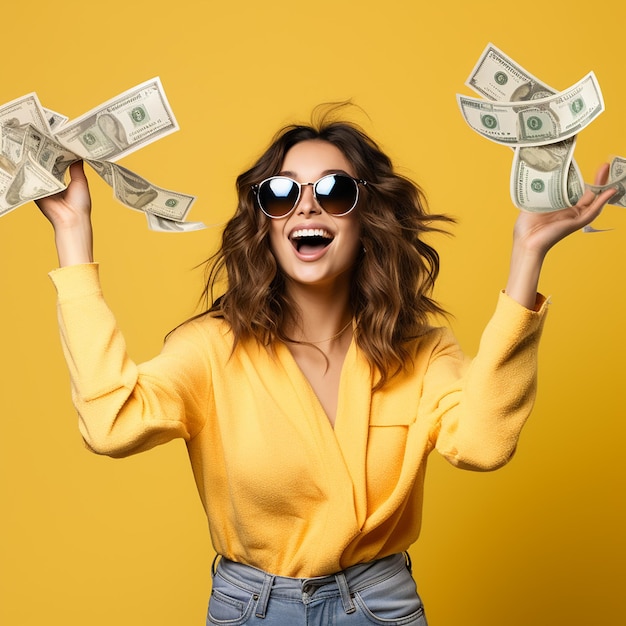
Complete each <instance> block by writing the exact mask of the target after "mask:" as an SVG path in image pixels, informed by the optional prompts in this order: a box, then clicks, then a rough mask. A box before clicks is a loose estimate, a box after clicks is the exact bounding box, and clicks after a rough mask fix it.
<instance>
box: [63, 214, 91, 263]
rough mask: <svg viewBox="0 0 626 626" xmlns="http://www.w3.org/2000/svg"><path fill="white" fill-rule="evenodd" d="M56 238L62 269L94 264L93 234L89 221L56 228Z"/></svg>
mask: <svg viewBox="0 0 626 626" xmlns="http://www.w3.org/2000/svg"><path fill="white" fill-rule="evenodd" d="M54 238H55V243H56V248H57V255H58V258H59V266H60V267H66V266H68V265H78V264H81V263H93V232H92V228H91V222H90V221H89V220H87V221H81V222H78V223H75V224H72V225H64V226H62V227H61V226H60V227H57V228H55V230H54Z"/></svg>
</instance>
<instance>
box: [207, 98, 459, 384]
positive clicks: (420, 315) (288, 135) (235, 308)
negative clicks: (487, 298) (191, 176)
mask: <svg viewBox="0 0 626 626" xmlns="http://www.w3.org/2000/svg"><path fill="white" fill-rule="evenodd" d="M332 113H333V110H331V111H328V110H327V111H326V112H325V114H323V115H321V116H320V119H319V121H317V122H316V121H315V118H314V121H313V122H312V123H311V124H310V125H300V124H293V125H289V126H286V127H285V128H283V129H282V130H280V131H279V132H278V133H277V134H276V136H275V137H274V139H273V141H272V143H271V145H270V146H269V148H268V149H267V150H266V151H265V152H264V153H263V154H262V155H261V157H260V158H259V159H258V160H257V161H256V163H254V165H253V166H252V167H251V168H250V169H248V170H247V171H245V172H243V173H242V174H241V175H240V176H239V177H238V178H237V192H238V198H239V200H238V206H237V211H236V213H235V215H234V216H233V217H232V218H231V219H230V220H229V221H228V223H227V224H226V226H225V229H224V231H223V234H222V242H221V247H220V248H219V250H218V251H217V252H216V253H215V254H214V255H213V256H211V257H210V258H209V259H208V260H207V261H206V265H207V282H206V286H205V288H204V291H203V293H202V299H203V300H204V302H205V308H208V310H207V311H205V313H203V314H201V315H206V314H210V315H212V316H215V317H222V318H224V319H225V320H226V321H227V322H228V324H229V325H230V327H231V329H232V332H233V335H234V346H236V345H237V343H238V342H240V341H241V340H244V339H250V338H252V339H255V340H257V341H258V342H260V343H261V344H262V345H264V346H266V347H268V348H271V345H272V344H273V342H274V341H276V340H281V341H290V339H289V337H286V336H285V335H284V333H283V327H284V325H283V323H284V322H285V320H286V319H287V318H288V317H289V316H290V315H294V314H297V313H296V311H295V303H293V302H291V301H290V299H289V297H288V296H287V292H286V289H285V277H284V275H283V272H282V270H281V268H280V267H279V266H278V264H277V262H276V259H275V258H274V255H273V254H272V252H271V250H270V245H269V236H268V231H269V222H270V218H268V217H266V216H265V215H264V214H263V212H262V211H261V210H260V209H259V207H258V205H257V201H256V197H255V194H254V192H253V189H252V186H253V185H254V184H256V183H259V182H260V181H262V180H264V179H265V178H268V177H270V176H274V175H276V174H277V173H278V172H280V170H281V168H282V164H283V161H284V158H285V155H286V154H287V152H288V151H289V149H290V148H292V147H293V146H294V145H296V144H297V143H300V142H301V141H308V140H311V139H321V140H324V141H328V142H330V143H331V144H333V145H334V146H336V147H337V148H339V149H340V150H341V152H343V154H344V155H345V156H346V158H347V159H348V161H349V162H350V163H351V164H352V166H353V167H354V170H355V173H356V176H357V178H361V179H364V180H366V181H367V183H368V184H367V186H366V187H364V188H363V189H362V191H363V193H362V194H361V198H360V200H359V204H358V206H357V207H356V208H355V211H357V215H358V218H359V221H360V226H361V242H362V246H363V250H362V252H361V253H360V255H359V257H358V259H357V263H356V267H355V269H354V274H353V279H352V286H351V293H350V302H351V306H352V311H353V313H354V318H355V327H356V329H355V339H356V342H357V345H358V346H359V348H360V349H361V350H362V351H363V353H364V354H365V356H366V358H367V360H368V361H369V363H370V366H372V367H373V368H374V369H375V371H376V372H378V375H379V377H378V381H377V384H376V386H375V389H378V388H380V387H382V386H383V385H384V384H385V383H386V382H387V381H389V380H390V379H391V378H393V377H394V376H395V375H396V374H398V373H399V372H401V371H402V370H403V369H404V368H405V366H406V365H407V364H408V363H409V362H410V359H411V356H410V350H409V345H408V344H409V342H411V340H414V339H415V338H416V337H418V336H420V335H421V334H423V333H424V332H425V330H426V329H427V328H429V324H428V318H429V316H431V315H433V314H445V311H443V309H442V308H441V307H440V306H439V305H438V304H437V303H436V302H435V301H434V300H433V299H432V297H431V295H432V290H433V286H434V283H435V279H436V278H437V275H438V273H439V255H438V254H437V251H436V250H435V249H434V248H432V247H431V246H430V245H428V244H427V243H425V242H424V241H423V240H422V235H423V234H424V233H428V232H432V231H438V232H446V231H445V230H444V229H442V228H441V227H440V226H439V224H443V223H449V222H453V221H454V220H453V219H452V218H450V217H448V216H446V215H431V214H428V212H427V204H426V200H425V196H424V194H423V192H422V190H421V188H420V187H419V186H418V185H417V184H415V183H414V182H413V181H411V180H409V179H408V178H406V177H404V176H402V175H399V174H398V173H396V172H395V171H394V169H393V165H392V163H391V160H390V159H389V157H388V156H387V155H385V154H384V153H383V152H382V151H381V149H380V148H379V147H378V145H377V144H376V143H375V142H374V141H373V140H372V139H371V138H370V137H369V136H367V135H366V134H365V132H364V131H363V130H361V129H360V128H359V127H358V126H356V125H355V124H353V123H351V122H346V121H337V120H336V119H334V118H333V117H332ZM224 278H225V279H226V290H225V292H224V293H223V294H222V295H221V296H220V297H218V298H217V299H215V300H214V295H215V292H216V291H217V290H218V288H219V286H220V285H221V284H222V283H223V281H224ZM209 304H210V306H209Z"/></svg>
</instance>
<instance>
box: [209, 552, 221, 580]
mask: <svg viewBox="0 0 626 626" xmlns="http://www.w3.org/2000/svg"><path fill="white" fill-rule="evenodd" d="M219 558H220V555H219V554H216V555H215V558H214V559H213V563H211V576H212V577H213V578H215V574H217V560H218V559H219Z"/></svg>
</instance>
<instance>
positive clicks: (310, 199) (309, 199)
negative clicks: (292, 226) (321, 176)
mask: <svg viewBox="0 0 626 626" xmlns="http://www.w3.org/2000/svg"><path fill="white" fill-rule="evenodd" d="M321 210H322V208H321V207H320V205H319V204H318V203H317V200H316V199H315V194H314V193H313V183H303V185H302V192H301V194H300V200H299V201H298V206H297V207H296V212H297V213H304V214H309V213H320V212H321Z"/></svg>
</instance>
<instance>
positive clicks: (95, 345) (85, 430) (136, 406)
mask: <svg viewBox="0 0 626 626" xmlns="http://www.w3.org/2000/svg"><path fill="white" fill-rule="evenodd" d="M50 277H51V279H52V281H53V283H54V285H55V287H56V290H57V294H58V318H59V326H60V332H61V341H62V346H63V352H64V354H65V358H66V361H67V365H68V368H69V372H70V378H71V385H72V399H73V402H74V405H75V407H76V409H77V411H78V414H79V427H80V432H81V434H82V436H83V438H84V440H85V442H86V444H87V445H88V447H89V448H91V449H92V450H93V451H94V452H97V453H99V454H107V455H110V456H126V455H128V454H133V453H135V452H140V451H142V450H145V449H148V448H151V447H153V446H155V445H158V444H161V443H164V442H166V441H169V440H171V439H174V438H178V437H182V438H183V439H185V440H189V439H190V438H191V437H193V436H194V434H196V433H197V432H198V431H199V430H200V429H201V428H202V425H203V421H204V419H205V418H206V411H205V406H206V402H207V399H206V398H207V394H208V393H209V390H210V385H209V383H208V381H209V371H208V364H207V361H206V359H203V358H202V353H201V350H200V349H199V347H200V346H201V345H202V340H201V337H200V333H199V331H198V329H197V328H196V327H195V326H194V324H193V323H190V324H185V325H184V326H183V327H181V328H180V329H178V330H177V331H175V332H174V333H173V334H172V336H171V337H170V338H169V339H168V340H167V341H166V342H165V345H164V347H163V350H162V352H161V354H160V355H159V356H157V357H156V358H154V359H153V360H151V361H148V362H146V363H144V364H142V365H137V364H135V363H134V362H133V361H132V360H131V359H130V358H129V356H128V354H127V352H126V344H125V341H124V338H123V337H122V334H121V332H120V331H119V329H118V327H117V324H116V321H115V318H114V316H113V314H112V312H111V311H110V309H109V308H108V306H107V304H106V303H105V301H104V299H103V296H102V291H101V288H100V283H99V274H98V266H97V265H96V264H86V265H77V266H72V267H67V268H63V269H59V270H55V271H54V272H51V274H50Z"/></svg>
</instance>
